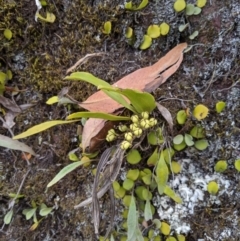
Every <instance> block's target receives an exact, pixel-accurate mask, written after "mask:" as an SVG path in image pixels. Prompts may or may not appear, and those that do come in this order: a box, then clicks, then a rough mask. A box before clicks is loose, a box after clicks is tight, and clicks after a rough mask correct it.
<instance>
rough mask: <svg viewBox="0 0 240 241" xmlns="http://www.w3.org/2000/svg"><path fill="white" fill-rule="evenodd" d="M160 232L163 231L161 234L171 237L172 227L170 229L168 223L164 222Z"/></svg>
mask: <svg viewBox="0 0 240 241" xmlns="http://www.w3.org/2000/svg"><path fill="white" fill-rule="evenodd" d="M160 230H161V232H162V233H163V234H164V235H169V234H170V231H171V227H170V225H169V224H167V223H165V222H162V223H161V227H160Z"/></svg>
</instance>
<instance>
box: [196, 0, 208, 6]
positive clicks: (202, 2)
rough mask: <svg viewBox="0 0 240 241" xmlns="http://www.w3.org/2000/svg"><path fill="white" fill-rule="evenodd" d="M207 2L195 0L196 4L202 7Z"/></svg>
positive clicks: (205, 0)
mask: <svg viewBox="0 0 240 241" xmlns="http://www.w3.org/2000/svg"><path fill="white" fill-rule="evenodd" d="M206 3H207V0H197V6H198V7H199V8H203V7H204V6H205V5H206Z"/></svg>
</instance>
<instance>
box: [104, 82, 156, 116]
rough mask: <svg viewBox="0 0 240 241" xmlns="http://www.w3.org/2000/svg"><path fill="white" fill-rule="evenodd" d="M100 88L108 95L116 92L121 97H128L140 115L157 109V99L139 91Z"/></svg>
mask: <svg viewBox="0 0 240 241" xmlns="http://www.w3.org/2000/svg"><path fill="white" fill-rule="evenodd" d="M99 88H100V89H102V90H105V91H106V92H108V93H111V92H116V93H119V94H121V95H124V96H125V97H127V98H128V99H129V101H130V103H131V105H132V106H133V107H134V109H135V110H136V111H137V112H138V113H142V112H144V111H148V112H152V111H153V110H154V109H155V107H156V102H155V99H154V97H153V96H152V95H151V94H149V93H146V92H141V91H138V90H132V89H120V88H116V87H104V86H103V87H102V86H99ZM106 92H105V93H106ZM106 94H107V93H106ZM110 97H111V96H110ZM119 103H120V102H119ZM120 104H122V103H120Z"/></svg>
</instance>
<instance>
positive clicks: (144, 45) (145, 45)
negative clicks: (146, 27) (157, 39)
mask: <svg viewBox="0 0 240 241" xmlns="http://www.w3.org/2000/svg"><path fill="white" fill-rule="evenodd" d="M151 45H152V38H151V37H149V36H148V35H144V36H143V42H142V43H141V45H140V47H139V48H140V49H142V50H144V49H147V48H149V47H150V46H151Z"/></svg>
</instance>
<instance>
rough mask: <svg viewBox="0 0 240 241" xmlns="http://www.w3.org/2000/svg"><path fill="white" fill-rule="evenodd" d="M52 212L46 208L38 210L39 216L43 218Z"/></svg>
mask: <svg viewBox="0 0 240 241" xmlns="http://www.w3.org/2000/svg"><path fill="white" fill-rule="evenodd" d="M52 210H53V208H48V207H46V208H42V209H41V210H40V212H39V214H40V215H41V216H43V217H45V216H47V215H48V214H49V213H51V212H52Z"/></svg>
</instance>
